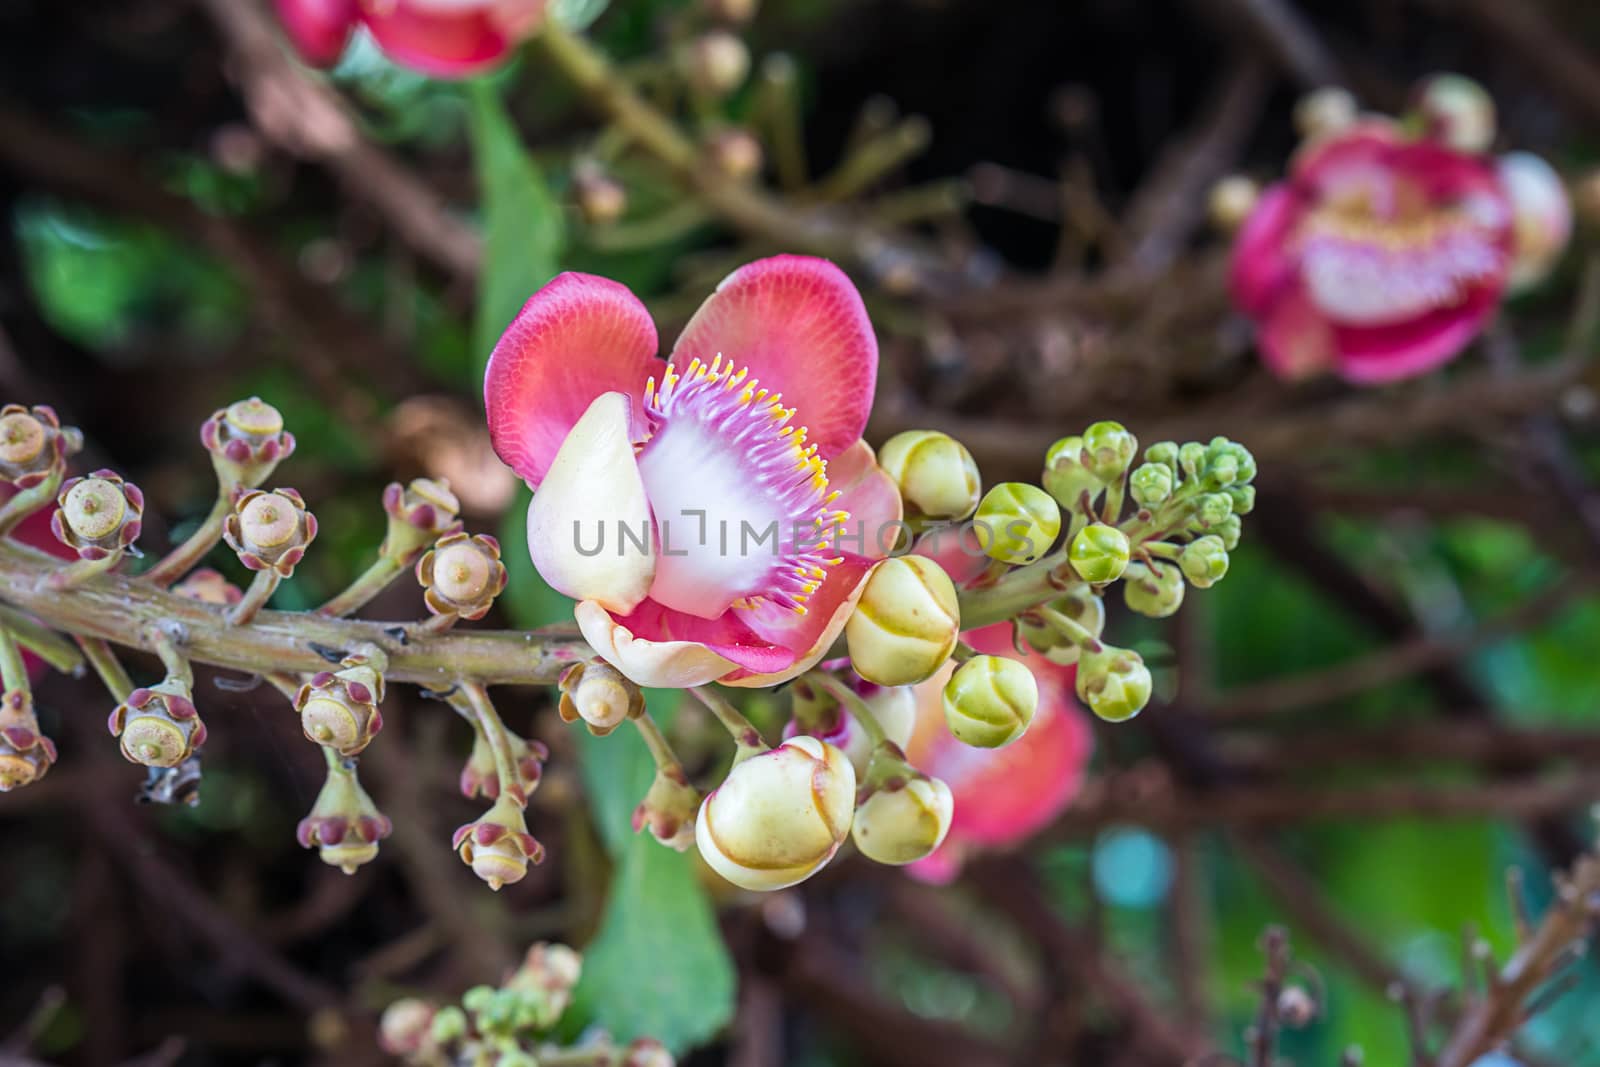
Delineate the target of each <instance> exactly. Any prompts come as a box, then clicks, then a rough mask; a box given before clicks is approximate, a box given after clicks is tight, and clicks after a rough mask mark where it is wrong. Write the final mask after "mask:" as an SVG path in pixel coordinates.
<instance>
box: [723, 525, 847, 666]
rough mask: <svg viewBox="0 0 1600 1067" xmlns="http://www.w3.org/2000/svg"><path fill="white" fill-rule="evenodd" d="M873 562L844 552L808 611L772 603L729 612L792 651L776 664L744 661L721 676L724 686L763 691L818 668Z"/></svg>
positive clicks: (761, 634) (808, 605) (839, 629)
mask: <svg viewBox="0 0 1600 1067" xmlns="http://www.w3.org/2000/svg"><path fill="white" fill-rule="evenodd" d="M872 564H873V561H872V560H870V559H868V558H867V557H865V556H857V555H851V554H846V555H845V557H844V559H843V560H841V561H840V562H838V563H835V564H834V565H833V566H831V567H829V568H828V574H827V577H825V578H824V579H823V580H822V585H821V586H819V587H818V588H817V591H816V592H814V593H812V594H811V598H810V599H809V600H807V601H806V613H805V614H804V615H801V614H798V613H796V612H794V611H792V610H790V609H788V608H783V607H779V606H777V605H775V604H773V603H771V602H770V601H763V602H761V603H758V604H757V605H756V606H755V607H752V608H735V609H734V610H733V612H731V613H730V614H734V615H737V616H738V617H739V618H740V619H741V621H742V622H743V623H744V624H745V625H747V626H749V628H750V630H751V632H753V633H755V634H756V635H758V636H759V637H760V638H761V639H762V640H764V641H767V642H770V643H771V644H772V645H774V646H776V647H778V648H783V649H787V650H789V655H790V657H791V658H790V660H789V662H787V663H781V664H778V665H777V666H775V667H765V668H760V667H754V666H750V665H748V664H741V668H742V669H740V670H738V671H735V672H734V673H732V674H730V675H728V676H727V677H726V678H724V679H722V681H723V684H725V685H736V686H741V687H747V688H752V689H760V688H765V687H767V686H772V685H779V684H781V683H783V682H787V681H788V680H789V679H791V678H794V677H796V676H798V675H800V674H804V673H805V672H806V671H809V670H810V669H811V668H812V667H814V666H816V665H817V662H818V661H819V660H821V659H822V657H823V656H825V655H826V654H827V652H828V649H829V648H830V647H831V646H832V645H833V642H834V641H835V640H836V639H837V638H838V636H839V634H840V632H841V631H843V630H844V624H845V623H846V622H848V621H850V613H851V612H853V611H855V609H856V601H857V600H859V599H861V590H862V589H863V588H864V587H865V586H866V584H867V576H868V575H869V574H871V573H872Z"/></svg>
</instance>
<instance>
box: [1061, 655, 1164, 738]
mask: <svg viewBox="0 0 1600 1067" xmlns="http://www.w3.org/2000/svg"><path fill="white" fill-rule="evenodd" d="M1150 688H1151V680H1150V669H1149V668H1148V667H1146V666H1145V665H1144V659H1143V658H1142V657H1141V656H1140V655H1139V653H1137V652H1135V651H1133V650H1132V649H1128V648H1117V647H1116V646H1115V645H1101V646H1100V650H1099V651H1098V652H1094V651H1085V652H1084V653H1083V655H1082V656H1080V657H1079V658H1078V698H1079V699H1080V700H1082V701H1083V702H1084V703H1086V704H1088V705H1089V710H1090V711H1093V712H1094V713H1095V714H1096V715H1098V716H1100V718H1102V719H1105V720H1106V721H1107V722H1123V721H1124V720H1126V719H1131V718H1133V717H1134V716H1135V715H1137V714H1139V712H1141V711H1143V710H1144V706H1145V705H1146V704H1148V703H1149V702H1150Z"/></svg>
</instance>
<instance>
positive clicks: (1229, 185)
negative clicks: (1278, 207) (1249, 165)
mask: <svg viewBox="0 0 1600 1067" xmlns="http://www.w3.org/2000/svg"><path fill="white" fill-rule="evenodd" d="M1260 197H1261V187H1260V186H1258V185H1257V184H1256V183H1255V181H1254V180H1252V179H1250V178H1247V177H1245V176H1244V175H1243V174H1230V175H1228V176H1227V177H1226V178H1223V179H1222V180H1221V181H1219V182H1217V183H1216V184H1215V185H1213V186H1212V187H1211V196H1210V198H1209V199H1208V200H1207V202H1206V209H1207V214H1209V215H1210V216H1211V225H1213V226H1215V227H1216V228H1217V229H1218V230H1219V231H1220V232H1222V233H1233V232H1234V231H1235V230H1237V229H1238V228H1239V227H1241V226H1243V225H1244V222H1245V220H1246V219H1248V218H1249V217H1250V212H1251V211H1253V210H1255V206H1256V201H1257V200H1258V199H1260Z"/></svg>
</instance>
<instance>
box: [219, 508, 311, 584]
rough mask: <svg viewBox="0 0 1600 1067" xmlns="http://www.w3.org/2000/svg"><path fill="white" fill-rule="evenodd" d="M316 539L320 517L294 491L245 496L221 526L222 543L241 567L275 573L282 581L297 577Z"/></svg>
mask: <svg viewBox="0 0 1600 1067" xmlns="http://www.w3.org/2000/svg"><path fill="white" fill-rule="evenodd" d="M316 536H317V517H316V516H315V515H313V514H311V512H309V511H307V510H306V502H305V501H304V500H303V499H301V497H300V494H299V493H297V492H295V491H294V490H293V489H274V490H273V491H272V492H270V493H264V492H262V491H261V490H259V489H255V490H251V491H250V492H248V493H244V494H242V495H241V496H240V497H239V498H238V499H237V500H235V501H234V502H233V511H232V513H231V514H229V515H228V517H227V519H226V520H224V522H223V526H222V539H223V540H224V541H227V542H228V547H229V548H231V549H233V550H234V552H236V553H237V554H238V556H239V562H240V563H243V564H244V565H245V566H246V567H248V568H250V569H251V570H253V571H264V570H272V571H274V572H276V573H277V574H278V576H279V577H280V578H287V577H289V576H290V575H292V574H293V573H294V569H295V566H296V565H297V564H298V563H299V562H300V560H301V559H303V558H304V557H305V554H306V547H307V546H308V545H310V544H311V542H312V541H313V540H314V539H315V538H316Z"/></svg>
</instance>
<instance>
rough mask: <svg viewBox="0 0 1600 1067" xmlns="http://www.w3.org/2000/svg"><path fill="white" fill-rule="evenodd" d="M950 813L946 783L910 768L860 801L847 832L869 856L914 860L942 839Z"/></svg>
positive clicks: (899, 861) (951, 806) (894, 862)
mask: <svg viewBox="0 0 1600 1067" xmlns="http://www.w3.org/2000/svg"><path fill="white" fill-rule="evenodd" d="M908 769H909V768H908ZM954 814H955V800H954V798H953V797H952V796H951V794H950V787H949V786H947V785H945V784H944V783H943V782H942V781H940V780H939V779H937V778H930V777H928V776H927V775H925V774H915V775H913V776H911V777H909V778H906V779H901V780H898V781H895V782H891V783H889V784H888V785H885V786H883V787H881V788H879V789H877V790H875V791H874V792H873V793H872V794H871V795H870V796H868V797H867V798H866V799H865V800H864V801H862V802H861V805H860V806H859V807H857V808H856V815H855V821H854V823H853V824H852V826H851V830H850V836H851V839H852V840H854V841H855V843H856V848H858V849H860V850H861V854H862V855H863V856H865V857H867V858H868V859H870V860H876V861H877V862H878V863H887V864H890V865H892V866H900V865H902V864H906V863H915V862H916V861H917V860H920V859H923V858H925V857H927V856H928V855H930V854H932V852H933V850H934V849H936V848H938V847H939V846H940V845H941V844H943V843H944V837H945V834H947V833H949V832H950V820H951V818H952V817H953V816H954Z"/></svg>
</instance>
